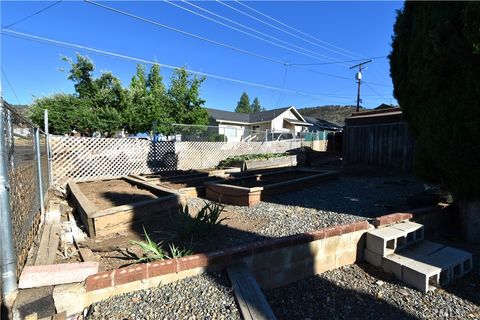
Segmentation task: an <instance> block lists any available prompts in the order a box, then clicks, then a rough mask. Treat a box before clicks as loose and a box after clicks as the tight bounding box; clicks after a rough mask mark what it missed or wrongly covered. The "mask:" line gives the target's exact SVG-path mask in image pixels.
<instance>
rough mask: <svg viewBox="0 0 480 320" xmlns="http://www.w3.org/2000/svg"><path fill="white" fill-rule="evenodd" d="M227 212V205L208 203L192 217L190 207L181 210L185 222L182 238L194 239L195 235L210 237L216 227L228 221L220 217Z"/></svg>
mask: <svg viewBox="0 0 480 320" xmlns="http://www.w3.org/2000/svg"><path fill="white" fill-rule="evenodd" d="M224 210H225V205H223V204H220V203H216V202H207V201H205V205H204V206H203V208H202V209H200V211H198V213H197V214H196V215H195V216H193V217H192V216H191V215H190V212H189V209H188V206H186V207H185V208H184V209H180V212H179V213H180V216H181V218H182V220H183V230H182V231H181V237H183V238H186V237H193V235H200V236H210V235H211V234H212V233H213V232H214V231H215V227H216V226H217V225H219V224H220V223H222V222H223V221H225V220H227V218H220V215H221V214H222V212H223V211H224Z"/></svg>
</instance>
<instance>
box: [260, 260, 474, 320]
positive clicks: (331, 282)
mask: <svg viewBox="0 0 480 320" xmlns="http://www.w3.org/2000/svg"><path fill="white" fill-rule="evenodd" d="M479 276H480V273H479V271H478V269H477V270H476V271H473V272H472V273H471V274H470V275H468V276H466V277H465V278H464V279H465V280H468V279H470V280H472V279H473V280H474V281H473V282H474V283H475V284H472V283H470V284H468V282H466V281H463V283H464V284H465V285H470V286H473V285H474V286H477V285H478V287H477V288H476V290H475V292H476V293H475V295H476V296H475V295H472V296H465V297H463V298H461V297H460V296H459V295H456V294H453V293H450V291H451V290H450V289H451V288H449V287H447V288H446V290H442V289H437V290H435V291H433V292H429V293H427V294H422V293H421V292H419V291H416V290H414V289H410V288H408V287H405V286H403V285H402V284H401V283H399V282H398V281H396V280H394V279H392V278H391V277H389V276H388V275H385V274H384V273H381V272H380V270H379V269H377V268H375V267H372V266H370V265H367V264H363V263H362V264H359V265H350V266H345V267H342V268H339V269H336V270H332V271H327V272H324V273H322V274H320V275H316V276H313V277H310V278H306V279H303V280H300V281H297V282H295V283H293V284H290V285H288V286H285V287H281V288H277V289H273V290H268V291H265V295H266V297H267V300H268V301H269V303H270V305H271V306H272V309H273V312H274V313H275V315H276V316H277V317H278V319H377V320H380V319H480V305H479V304H478V299H479V297H478V295H479V294H478V292H479V290H480V283H479V282H478V278H479ZM453 286H455V284H454V285H453Z"/></svg>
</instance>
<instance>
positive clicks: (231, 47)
mask: <svg viewBox="0 0 480 320" xmlns="http://www.w3.org/2000/svg"><path fill="white" fill-rule="evenodd" d="M84 1H85V2H86V3H89V4H92V5H95V6H98V7H101V8H104V9H107V10H110V11H113V12H116V13H119V14H121V15H124V16H127V17H130V18H134V19H137V20H140V21H143V22H147V23H150V24H153V25H156V26H158V27H161V28H165V29H168V30H171V31H175V32H177V33H181V34H183V35H186V36H189V37H193V38H196V39H199V40H202V41H206V42H209V43H213V44H215V45H218V46H221V47H224V48H228V49H231V50H234V51H238V52H241V53H244V54H247V55H251V56H254V57H257V58H261V59H264V60H268V61H271V62H276V63H279V64H284V62H283V61H280V60H277V59H274V58H270V57H267V56H264V55H261V54H257V53H254V52H250V51H247V50H243V49H240V48H237V47H234V46H231V45H228V44H225V43H222V42H218V41H215V40H211V39H208V38H205V37H202V36H199V35H196V34H193V33H190V32H187V31H183V30H180V29H177V28H174V27H170V26H168V25H165V24H162V23H160V22H157V21H153V20H150V19H147V18H143V17H140V16H137V15H134V14H132V13H129V12H126V11H122V10H119V9H115V8H112V7H109V6H106V5H103V4H100V3H97V2H94V1H91V0H84Z"/></svg>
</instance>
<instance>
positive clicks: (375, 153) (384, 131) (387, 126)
mask: <svg viewBox="0 0 480 320" xmlns="http://www.w3.org/2000/svg"><path fill="white" fill-rule="evenodd" d="M413 149H414V140H413V138H412V136H411V134H410V131H409V129H408V125H407V124H406V123H405V122H397V123H383V124H366V125H352V126H348V125H347V126H346V127H345V129H344V131H343V160H344V162H345V163H346V164H368V165H374V166H382V167H390V168H396V169H400V170H402V171H406V172H409V171H411V170H412V168H413Z"/></svg>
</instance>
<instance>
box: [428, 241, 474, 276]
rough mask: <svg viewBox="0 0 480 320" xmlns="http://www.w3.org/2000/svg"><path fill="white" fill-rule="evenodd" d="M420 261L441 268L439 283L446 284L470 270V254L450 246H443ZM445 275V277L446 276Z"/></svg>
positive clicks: (471, 262) (471, 264)
mask: <svg viewBox="0 0 480 320" xmlns="http://www.w3.org/2000/svg"><path fill="white" fill-rule="evenodd" d="M420 261H422V262H423V263H426V264H429V265H432V266H435V267H437V268H440V269H442V274H441V275H440V284H441V285H447V284H448V283H450V282H451V281H453V280H455V279H456V278H460V277H462V276H463V275H464V274H465V273H467V272H469V271H471V270H472V267H473V261H472V254H471V253H469V252H466V251H463V250H458V249H455V248H451V247H444V248H442V249H440V250H438V251H436V252H434V253H432V254H430V255H428V256H426V257H424V258H421V259H420ZM446 277H447V278H446Z"/></svg>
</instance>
